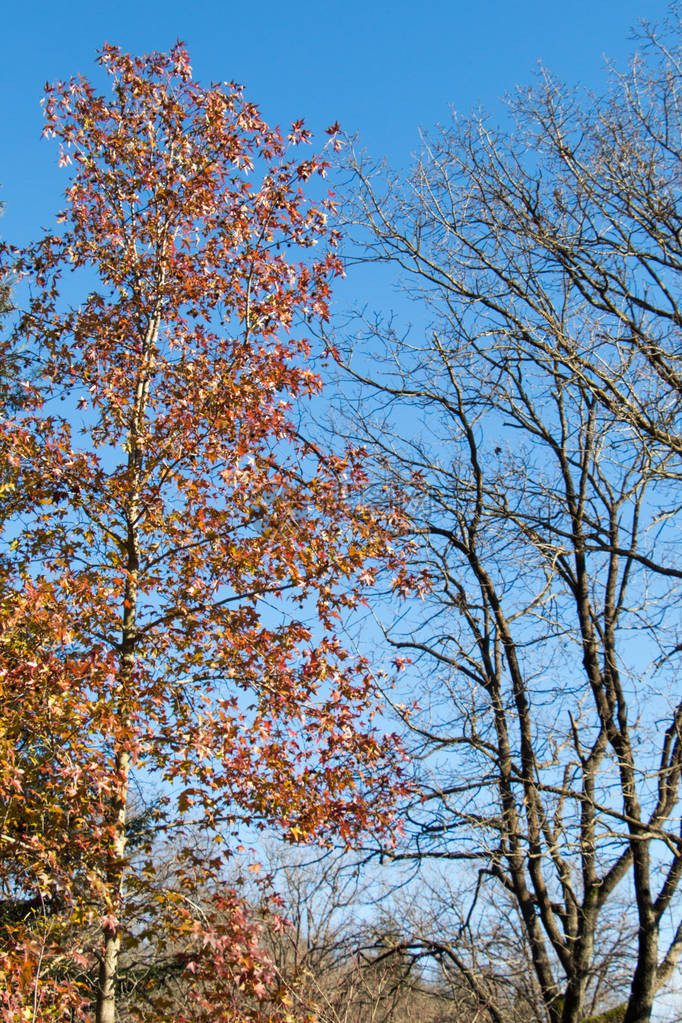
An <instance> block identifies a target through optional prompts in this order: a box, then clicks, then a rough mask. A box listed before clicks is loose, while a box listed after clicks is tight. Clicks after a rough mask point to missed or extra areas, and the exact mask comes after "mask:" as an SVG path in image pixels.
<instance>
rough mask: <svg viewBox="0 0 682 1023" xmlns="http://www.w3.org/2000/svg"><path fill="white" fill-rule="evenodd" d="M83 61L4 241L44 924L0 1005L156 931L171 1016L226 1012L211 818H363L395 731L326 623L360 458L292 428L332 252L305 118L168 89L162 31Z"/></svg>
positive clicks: (357, 548)
mask: <svg viewBox="0 0 682 1023" xmlns="http://www.w3.org/2000/svg"><path fill="white" fill-rule="evenodd" d="M99 64H100V66H101V68H102V69H103V71H104V72H105V74H106V75H107V76H108V78H109V82H110V85H111V91H110V93H109V94H108V95H100V94H99V93H98V92H97V91H96V89H95V87H94V86H93V85H91V84H90V83H89V82H88V81H87V80H86V79H84V78H82V77H78V78H74V79H72V80H71V81H69V82H60V83H57V84H56V85H54V86H51V87H48V89H47V94H46V102H45V135H46V136H47V137H48V138H56V139H57V141H58V142H59V144H60V152H61V159H60V163H61V164H62V165H64V166H70V167H71V168H72V173H71V177H70V183H69V185H68V188H67V191H66V207H65V210H64V212H63V213H62V214H61V216H60V218H59V223H60V225H61V226H60V228H59V229H58V230H57V231H56V232H55V233H49V234H46V235H45V236H44V237H43V238H41V239H40V240H39V241H38V242H37V243H36V244H34V245H32V246H30V247H28V248H26V249H24V250H21V251H18V250H12V249H9V248H5V250H4V259H5V262H6V264H9V263H10V262H11V264H12V268H13V275H14V279H15V282H16V284H15V296H16V301H15V304H16V306H17V312H16V319H15V326H14V329H13V332H12V335H11V338H10V340H9V341H8V342H7V344H6V345H5V350H6V353H7V355H8V356H10V355H11V353H12V352H21V353H23V355H22V357H23V356H26V355H28V357H29V363H30V373H29V374H27V375H26V377H25V379H24V380H23V399H22V402H21V405H20V407H19V408H18V409H5V410H4V418H3V423H2V446H3V458H4V463H3V464H4V465H5V466H7V467H9V469H8V471H9V472H10V474H11V486H9V491H8V492H9V497H8V501H9V508H10V512H11V514H10V515H9V520H8V523H7V527H6V536H7V541H8V556H7V558H6V561H5V562H4V563H3V564H4V568H3V571H4V573H5V580H6V592H10V593H11V595H12V596H11V599H10V600H7V601H6V602H5V603H3V605H2V607H3V614H2V623H3V632H4V636H5V645H4V647H3V648H2V650H0V669H1V670H0V679H1V693H0V695H1V697H2V714H3V717H2V728H3V732H2V742H3V746H2V749H3V754H4V759H3V772H4V773H3V777H2V788H1V798H2V813H3V818H4V824H3V828H2V844H1V846H0V869H1V870H2V878H1V880H2V884H3V886H4V897H5V898H6V899H7V900H10V901H12V900H13V901H14V904H15V906H16V905H18V904H19V903H26V905H29V904H30V905H31V906H33V907H34V909H36V910H39V913H38V916H39V917H40V920H42V922H43V923H42V924H41V927H42V930H41V928H40V927H39V928H38V929H37V931H36V928H33V930H32V929H31V926H30V925H31V922H32V920H33V921H35V919H37V917H36V916H35V915H34V916H33V917H31V916H30V915H29V916H26V915H24V916H23V917H22V919H21V920H19V921H18V920H17V919H16V914H15V917H12V915H11V913H10V914H9V916H7V917H5V918H3V924H4V926H3V938H4V949H3V958H2V960H1V961H0V969H3V970H5V973H4V974H3V975H4V976H5V978H8V977H10V976H11V977H12V978H13V980H12V987H13V994H12V998H14V1002H12V1003H11V1004H10V1002H7V1003H6V1004H5V1005H4V1006H3V1010H4V1014H5V1018H7V1019H16V1018H19V1017H21V1018H24V1016H21V1013H22V1012H23V1013H24V1014H25V1013H26V1011H29V1012H32V1013H33V1018H41V1019H52V1018H57V1017H59V1018H63V1016H60V1012H61V1013H63V1012H64V1011H66V1009H65V1007H66V1006H68V1007H70V1008H69V1011H71V1012H72V1014H74V1013H75V1014H76V1017H77V1018H86V1017H88V1013H90V1012H93V1013H94V1018H95V1019H96V1020H97V1023H113V1021H114V1019H115V1018H116V1011H117V1010H116V999H117V991H118V990H120V989H121V985H122V970H123V968H124V964H130V963H131V962H134V959H135V954H136V950H137V951H140V954H142V953H144V954H146V953H147V952H148V951H149V949H150V948H151V947H152V946H154V947H156V948H158V949H159V950H160V952H162V953H163V954H164V955H165V956H166V957H167V959H168V961H169V962H171V963H172V965H173V968H174V970H175V973H176V975H177V971H178V970H179V971H180V972H181V973H182V975H183V977H184V978H185V981H186V982H187V983H189V985H190V989H191V990H192V992H193V996H192V997H191V998H189V999H188V1000H187V1001H186V1002H185V1004H184V1007H181V1008H180V1009H179V1010H177V1011H176V1012H175V1014H174V1017H173V1018H174V1019H175V1020H178V1021H180V1020H185V1019H187V1020H189V1019H192V1020H200V1019H211V1020H219V1019H228V1018H229V1019H230V1020H236V1019H241V1018H243V1017H245V1016H250V1015H252V1014H253V1013H255V1012H257V1008H258V1004H259V1003H260V1002H261V1001H262V1000H263V999H265V998H266V997H268V996H269V995H270V994H271V991H270V989H269V985H270V982H271V981H272V980H273V978H274V974H273V971H272V970H271V969H270V967H269V966H268V963H267V961H264V960H261V959H260V958H259V951H258V939H257V928H256V930H255V931H254V928H253V926H252V923H251V922H250V921H249V919H248V914H247V915H245V913H244V910H243V907H241V906H240V902H239V897H238V893H230V891H229V890H228V889H226V887H225V883H224V880H223V878H224V867H225V861H226V860H227V858H228V857H229V849H230V839H231V836H232V835H233V834H234V833H235V832H236V831H237V830H238V828H239V826H240V825H241V824H244V823H247V824H249V825H251V826H252V827H262V826H265V825H274V826H276V827H277V828H278V829H279V830H280V832H281V833H282V834H284V835H285V836H286V837H288V838H289V839H290V840H292V841H307V840H309V839H311V838H312V837H313V836H318V837H319V836H321V835H323V834H325V833H329V832H332V833H334V834H335V835H336V836H338V837H340V839H341V840H342V841H348V840H349V839H350V838H351V837H352V836H353V834H355V833H357V832H358V831H359V830H361V829H363V828H367V827H372V828H379V829H381V828H382V826H383V824H384V822H385V820H386V809H387V806H388V804H389V803H390V800H391V795H392V790H393V788H394V787H395V785H396V783H397V777H398V775H397V773H396V767H395V765H394V764H393V757H394V754H393V750H394V747H395V743H394V742H393V740H391V739H389V738H386V739H382V738H381V737H380V736H379V735H378V734H377V732H376V731H375V730H374V728H373V726H372V725H371V724H370V723H369V721H368V707H369V706H370V705H371V704H372V701H373V699H374V682H373V676H372V675H371V673H370V672H369V670H368V668H367V666H366V665H365V664H364V663H363V662H362V661H360V660H358V659H357V658H353V657H350V656H349V655H348V653H347V652H346V651H345V650H344V649H343V647H342V645H341V643H340V641H339V640H338V638H337V636H336V633H335V629H336V628H337V625H338V622H339V620H340V619H341V618H342V617H343V616H344V615H345V614H346V613H347V612H349V611H350V610H352V608H353V607H354V606H355V605H356V603H357V601H358V600H359V599H361V594H362V590H363V588H364V587H366V586H367V585H368V584H370V583H371V581H372V577H373V571H374V567H375V563H382V564H385V563H386V561H387V560H388V561H391V559H392V558H393V554H392V548H391V544H390V543H389V541H388V539H387V533H386V523H385V522H384V521H383V520H380V519H379V518H378V516H377V515H376V514H375V513H374V512H373V511H372V510H371V509H370V508H369V507H368V506H367V505H366V504H365V503H364V502H363V500H362V494H363V491H364V485H365V484H364V474H363V468H362V462H361V459H360V456H359V455H358V454H357V453H356V452H354V451H353V450H350V449H349V450H346V451H336V452H332V451H324V450H322V448H321V447H320V446H319V445H317V444H316V443H314V442H313V441H312V440H309V439H306V436H305V415H304V409H305V403H306V401H307V400H308V399H309V398H311V397H312V396H314V395H315V394H317V393H318V391H319V389H320V381H319V379H318V377H317V376H316V375H315V374H314V373H313V372H312V371H311V369H310V368H309V367H308V366H307V365H306V360H307V356H308V354H309V343H308V341H307V340H306V332H307V331H308V329H309V328H308V325H309V324H314V323H316V322H317V323H319V321H323V320H324V319H325V318H326V316H327V302H328V298H329V288H330V282H331V280H332V279H333V278H334V277H335V276H336V275H337V274H338V273H339V270H340V266H339V262H338V259H337V257H336V256H335V254H334V242H335V237H334V235H333V234H332V235H330V234H328V232H327V229H326V219H327V213H328V212H329V210H330V209H331V205H332V203H331V199H330V198H323V199H321V201H319V202H317V203H315V202H313V201H312V200H311V199H309V198H307V197H306V194H305V192H306V189H309V188H310V186H311V183H312V181H313V179H320V178H321V177H323V176H324V172H325V168H326V162H325V158H324V156H310V155H308V156H306V155H304V154H300V153H299V152H298V150H299V147H302V146H304V145H306V144H307V143H308V142H309V135H308V132H307V131H306V130H305V128H304V127H303V124H302V122H297V123H295V124H294V125H292V128H291V131H290V132H289V134H288V135H287V136H286V137H284V136H283V135H282V134H281V133H280V132H279V131H278V130H273V129H270V128H269V127H268V126H267V125H266V124H265V123H264V121H263V120H262V118H261V117H260V115H259V113H258V110H257V109H256V107H254V106H253V105H252V104H251V103H248V102H247V101H246V100H245V99H244V98H243V95H242V92H241V89H240V88H238V87H237V86H235V85H232V84H230V85H220V86H212V87H210V88H202V87H200V86H199V85H198V84H196V82H194V81H193V79H192V76H191V70H190V65H189V60H188V56H187V53H186V51H185V50H184V48H183V47H182V46H181V45H180V44H178V45H177V46H176V47H174V49H173V50H172V51H171V52H170V53H169V54H167V55H166V54H152V55H150V56H146V57H141V58H136V57H130V56H127V55H125V54H124V53H122V52H120V51H119V50H118V49H116V48H114V47H109V46H107V47H105V48H104V49H103V50H102V51H101V54H100V57H99ZM330 135H331V139H332V141H333V140H334V138H335V130H334V129H331V130H330ZM315 245H318V250H317V253H319V255H317V254H315V253H311V252H310V251H309V250H311V249H312V247H313V246H315ZM11 751H16V752H14V753H13V752H11ZM135 777H137V778H140V779H141V780H142V782H143V783H144V784H146V785H153V786H154V787H155V788H156V791H157V792H159V793H160V794H161V801H160V802H159V803H158V805H157V814H156V817H155V819H154V830H155V836H156V841H157V843H158V842H160V841H162V840H163V836H164V835H166V836H172V843H173V849H174V855H175V861H176V866H175V869H174V878H173V883H172V884H170V883H166V882H165V881H164V879H163V878H161V877H160V876H159V875H158V873H157V872H156V867H155V855H154V851H153V849H152V848H151V845H150V843H149V842H145V843H143V845H142V849H140V847H139V844H138V847H137V848H136V850H135V870H134V871H132V870H131V867H130V865H131V850H130V848H129V847H128V846H127V833H128V830H129V826H130V816H131V814H130V810H129V806H130V793H131V785H132V784H133V779H134V778H135ZM202 834H203V835H205V836H206V835H209V836H212V842H211V844H210V847H211V858H210V859H209V860H207V859H206V858H205V857H204V855H203V853H200V850H201V849H202V842H201V841H200V840H199V837H198V836H200V835H202ZM204 844H205V843H204ZM145 848H146V853H145ZM134 906H142V907H143V910H142V913H141V915H140V914H137V915H136V913H134V912H133V909H132V908H131V907H134ZM40 935H42V937H41V936H40ZM125 968H126V969H127V970H129V969H130V968H129V966H127V965H126V967H125ZM12 971H13V972H12ZM128 975H129V976H132V974H130V972H129V974H128ZM8 986H9V985H8ZM55 992H59V995H57V994H56V993H55ZM275 998H276V993H275ZM22 999H23V1001H22ZM0 1004H2V1003H0ZM88 1006H90V1008H88ZM285 1008H286V1007H285V1006H283V1007H282V1011H284V1010H285ZM145 1011H146V1013H147V1014H146V1015H145V1018H146V1019H151V1018H156V1017H155V1016H154V1012H156V1013H157V1014H158V1017H159V1018H160V1017H161V1016H163V1018H166V1016H164V1015H163V1014H164V1012H167V1011H169V1010H168V1007H167V1006H166V1007H164V1004H163V1000H160V1001H159V1003H158V1004H157V1007H156V1009H155V1010H152V1009H149V1010H148V1012H147V1010H145ZM272 1011H273V1012H276V1011H277V1008H276V1006H275V1008H273V1009H272ZM13 1013H14V1015H13ZM149 1013H151V1015H150V1014H149ZM41 1014H42V1015H41Z"/></svg>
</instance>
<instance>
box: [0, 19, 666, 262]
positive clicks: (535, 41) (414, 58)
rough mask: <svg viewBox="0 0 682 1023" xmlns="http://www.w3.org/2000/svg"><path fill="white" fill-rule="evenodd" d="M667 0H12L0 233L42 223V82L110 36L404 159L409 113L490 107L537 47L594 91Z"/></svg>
mask: <svg viewBox="0 0 682 1023" xmlns="http://www.w3.org/2000/svg"><path fill="white" fill-rule="evenodd" d="M665 10H666V4H665V3H664V2H663V0H572V2H571V3H553V2H551V0H478V2H477V0H450V2H446V0H435V2H434V0H431V2H430V0H424V3H423V5H422V6H421V7H420V6H418V5H417V4H416V3H414V2H409V3H408V2H407V0H395V2H394V3H385V2H377V0H364V2H363V0H348V2H346V3H344V2H343V0H338V2H336V3H333V4H330V3H326V2H325V0H318V2H316V3H314V2H312V0H289V2H288V3H284V2H279V3H278V2H276V0H261V2H260V3H259V2H258V0H253V2H252V3H250V4H249V3H246V2H240V3H236V2H234V0H222V2H220V0H203V2H202V0H197V2H196V3H194V4H191V3H189V2H183V3H179V2H176V0H170V2H163V0H151V2H150V0H137V2H134V0H119V2H115V0H114V2H110V3H107V4H104V3H101V2H97V0H90V2H86V0H62V2H56V0H54V2H48V0H12V2H11V3H9V4H7V5H6V8H5V11H4V12H3V15H2V17H1V19H0V26H1V29H0V31H1V38H2V43H0V56H1V59H0V81H1V87H0V104H1V109H2V115H1V121H2V132H1V133H0V139H1V142H0V156H1V159H0V185H1V186H2V188H1V190H0V199H1V200H2V201H3V202H4V203H5V215H4V218H3V220H2V221H0V231H1V232H2V234H3V235H4V236H5V237H6V238H8V240H11V241H15V242H21V241H27V240H28V239H29V238H31V237H35V236H36V234H38V232H39V230H40V227H41V225H44V224H50V223H51V222H52V215H53V213H54V212H56V209H57V208H58V207H59V205H60V199H59V196H60V192H61V189H62V188H63V185H64V182H65V175H64V172H60V171H58V170H57V167H56V152H55V147H54V145H50V144H49V143H47V142H40V140H39V135H40V129H41V112H40V107H39V101H40V97H41V94H42V87H43V84H44V82H45V81H46V80H47V79H50V80H52V79H55V78H67V77H69V76H70V75H71V74H74V73H76V72H82V73H85V74H86V75H90V74H92V73H93V59H94V55H95V51H96V49H97V48H98V47H99V46H101V45H102V44H103V43H104V42H105V41H107V42H109V43H114V44H116V45H119V46H121V47H123V48H124V49H127V50H129V51H130V52H136V53H141V52H148V51H150V50H163V49H167V48H168V47H169V46H170V45H171V44H172V43H173V42H174V41H175V40H176V39H178V38H180V39H182V40H183V41H184V42H185V43H186V44H187V45H188V47H189V50H190V54H191V57H192V64H193V67H194V70H195V75H196V77H197V78H199V80H201V81H204V82H209V81H215V80H226V79H234V80H236V81H239V82H241V83H242V84H244V85H245V87H246V91H247V95H248V98H249V99H251V100H253V101H254V102H256V103H258V104H259V106H260V107H261V110H262V112H263V114H264V115H265V117H266V119H268V120H269V121H270V122H277V123H280V124H286V123H287V122H289V121H291V120H294V119H297V118H299V117H305V119H306V121H307V122H308V124H309V125H310V127H312V128H313V129H315V130H317V131H319V130H323V129H324V128H325V127H326V126H327V125H328V124H330V123H332V122H333V121H335V120H339V121H340V122H341V125H342V127H343V128H344V129H345V130H346V131H348V132H349V133H353V132H359V134H360V138H361V142H362V144H363V145H364V146H365V147H366V148H367V149H368V150H369V152H370V153H372V155H374V156H383V155H387V156H388V157H389V159H390V161H391V162H393V163H395V164H403V165H404V164H405V163H406V162H407V160H408V158H409V154H410V152H411V151H413V150H414V149H415V147H416V145H417V129H418V126H419V125H423V126H425V127H430V126H432V125H433V124H434V123H436V122H438V121H444V120H445V119H446V118H447V117H448V110H449V106H450V105H453V106H454V107H456V108H457V109H458V110H459V111H461V112H465V111H468V110H469V109H471V108H472V107H473V106H475V105H477V104H478V103H481V104H482V105H483V106H484V107H485V108H487V109H494V108H495V106H496V105H497V103H498V102H499V98H500V97H501V96H502V95H503V94H504V93H505V92H507V91H509V90H512V89H513V88H514V86H515V85H518V84H523V83H526V82H528V81H530V80H531V79H532V76H533V74H534V70H535V68H536V67H537V62H538V61H539V60H542V61H543V62H544V63H545V64H546V65H547V66H548V67H550V68H551V69H552V70H553V71H554V72H555V73H557V74H558V75H559V76H560V77H562V78H564V79H565V80H566V81H568V82H571V83H575V82H581V83H582V84H585V85H588V86H591V87H594V88H596V89H599V87H600V84H601V83H603V68H604V55H609V56H611V57H613V58H614V59H615V60H616V61H617V62H620V63H622V62H623V61H624V59H625V57H626V54H627V53H628V52H629V51H630V49H631V46H632V44H631V43H630V42H629V40H628V33H629V29H630V27H631V26H633V25H635V24H636V23H637V22H638V20H639V19H641V18H642V17H646V18H648V19H653V20H656V19H660V18H661V17H662V16H663V14H664V12H665Z"/></svg>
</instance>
